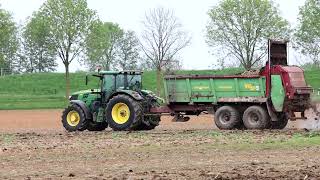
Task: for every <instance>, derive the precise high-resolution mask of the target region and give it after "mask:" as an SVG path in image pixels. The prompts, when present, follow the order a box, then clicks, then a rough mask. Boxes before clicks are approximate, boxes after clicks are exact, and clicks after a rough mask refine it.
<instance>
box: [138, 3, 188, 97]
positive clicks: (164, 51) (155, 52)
mask: <svg viewBox="0 0 320 180" xmlns="http://www.w3.org/2000/svg"><path fill="white" fill-rule="evenodd" d="M143 25H144V31H143V33H142V37H141V38H142V39H141V42H140V44H141V49H142V51H143V52H144V54H145V56H146V59H147V61H150V62H151V65H152V67H153V69H155V70H156V71H157V94H158V95H160V90H161V85H160V84H161V72H162V70H163V68H164V67H167V66H168V65H170V64H171V63H170V62H171V61H174V59H175V56H177V55H178V53H179V51H180V50H182V49H183V48H185V47H186V46H187V45H189V43H190V36H189V35H188V34H187V33H186V32H185V31H184V30H183V29H182V24H181V23H180V22H179V20H178V18H177V17H176V16H175V15H174V12H173V11H172V10H168V9H164V8H156V9H152V10H150V11H149V12H148V13H146V15H145V20H144V21H143Z"/></svg>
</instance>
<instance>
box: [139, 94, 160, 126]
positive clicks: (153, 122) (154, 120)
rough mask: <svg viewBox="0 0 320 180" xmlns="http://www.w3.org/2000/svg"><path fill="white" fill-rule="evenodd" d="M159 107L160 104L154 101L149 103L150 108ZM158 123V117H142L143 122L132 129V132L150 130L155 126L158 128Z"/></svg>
mask: <svg viewBox="0 0 320 180" xmlns="http://www.w3.org/2000/svg"><path fill="white" fill-rule="evenodd" d="M159 106H160V104H159V103H158V102H157V101H156V100H153V101H152V102H151V107H159ZM160 121H161V116H160V115H156V114H155V115H148V116H144V120H143V121H142V122H141V123H140V124H138V125H137V126H135V127H133V130H137V131H143V130H145V131H147V130H152V129H154V128H156V127H157V126H159V123H160Z"/></svg>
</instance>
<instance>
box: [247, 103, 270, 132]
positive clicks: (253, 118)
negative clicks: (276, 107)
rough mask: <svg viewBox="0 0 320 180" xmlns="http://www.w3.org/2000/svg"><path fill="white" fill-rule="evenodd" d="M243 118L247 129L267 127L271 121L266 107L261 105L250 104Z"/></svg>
mask: <svg viewBox="0 0 320 180" xmlns="http://www.w3.org/2000/svg"><path fill="white" fill-rule="evenodd" d="M242 119H243V124H244V126H245V127H246V128H247V129H266V128H268V127H269V126H270V123H271V122H270V117H269V115H268V113H267V111H266V109H265V108H263V107H261V106H250V107H249V108H248V109H246V110H245V111H244V113H243V118H242Z"/></svg>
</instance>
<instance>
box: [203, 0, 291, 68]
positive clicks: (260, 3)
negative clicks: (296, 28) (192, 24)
mask: <svg viewBox="0 0 320 180" xmlns="http://www.w3.org/2000/svg"><path fill="white" fill-rule="evenodd" d="M208 15H209V17H210V22H209V24H208V25H207V43H208V45H209V46H211V47H213V48H215V49H216V50H218V51H220V52H223V53H225V54H226V55H227V56H228V57H230V56H231V57H232V58H233V59H236V60H237V61H238V62H240V64H241V65H242V66H243V67H244V68H245V69H247V70H249V69H251V68H252V66H254V65H255V64H256V63H257V62H259V61H261V60H262V59H263V58H264V57H265V55H266V54H267V46H266V44H267V39H269V38H276V39H279V38H280V39H283V38H288V36H289V30H288V29H289V25H288V22H287V21H286V20H285V19H284V18H282V17H281V16H280V12H279V10H278V8H277V7H276V6H275V5H274V4H273V2H272V1H269V0H222V1H220V3H219V4H218V5H217V6H214V7H213V8H212V9H210V11H209V13H208Z"/></svg>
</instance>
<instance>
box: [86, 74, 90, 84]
mask: <svg viewBox="0 0 320 180" xmlns="http://www.w3.org/2000/svg"><path fill="white" fill-rule="evenodd" d="M88 82H89V78H88V75H86V86H88Z"/></svg>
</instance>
